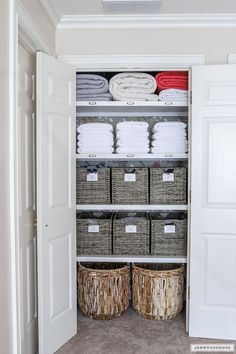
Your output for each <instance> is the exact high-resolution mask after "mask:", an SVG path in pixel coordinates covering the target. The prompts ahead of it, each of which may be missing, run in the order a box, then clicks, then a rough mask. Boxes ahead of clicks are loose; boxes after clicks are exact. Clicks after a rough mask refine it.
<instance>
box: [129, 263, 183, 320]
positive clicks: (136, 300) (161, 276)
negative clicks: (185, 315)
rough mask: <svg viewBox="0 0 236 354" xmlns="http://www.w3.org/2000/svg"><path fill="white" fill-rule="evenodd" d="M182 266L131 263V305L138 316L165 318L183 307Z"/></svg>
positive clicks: (175, 313)
mask: <svg viewBox="0 0 236 354" xmlns="http://www.w3.org/2000/svg"><path fill="white" fill-rule="evenodd" d="M183 287H184V267H182V266H179V265H176V264H175V265H174V264H168V265H164V264H141V265H138V266H137V265H133V307H134V309H135V310H136V311H137V312H138V314H139V315H140V316H142V317H145V318H148V319H153V320H166V319H170V318H174V317H176V316H177V315H178V314H179V313H180V312H181V310H182V308H183Z"/></svg>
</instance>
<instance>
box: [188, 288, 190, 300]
mask: <svg viewBox="0 0 236 354" xmlns="http://www.w3.org/2000/svg"><path fill="white" fill-rule="evenodd" d="M188 299H189V300H190V286H188Z"/></svg>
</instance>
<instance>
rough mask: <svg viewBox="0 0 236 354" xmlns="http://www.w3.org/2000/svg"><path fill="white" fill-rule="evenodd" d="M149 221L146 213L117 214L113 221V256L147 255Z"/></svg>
mask: <svg viewBox="0 0 236 354" xmlns="http://www.w3.org/2000/svg"><path fill="white" fill-rule="evenodd" d="M149 230H150V220H149V218H148V215H147V214H146V213H128V214H127V213H119V214H115V217H114V219H113V254H116V255H148V254H149V253H150V252H149V248H150V247H149V246H150V235H149Z"/></svg>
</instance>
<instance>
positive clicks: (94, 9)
mask: <svg viewBox="0 0 236 354" xmlns="http://www.w3.org/2000/svg"><path fill="white" fill-rule="evenodd" d="M45 1H46V2H51V3H52V4H53V6H54V8H55V10H56V12H57V14H58V15H59V17H62V16H64V15H79V16H83V15H84V16H93V15H98V16H99V15H100V16H101V15H102V16H104V15H107V16H109V14H107V13H106V12H105V11H104V8H103V1H102V0H86V1H85V0H42V2H45ZM158 13H159V14H165V15H168V14H186V13H188V14H223V13H224V14H226V13H227V14H234V13H236V1H235V0H224V1H216V0H163V1H162V4H161V7H160V11H159V12H158ZM152 14H153V12H152ZM129 15H130V13H129Z"/></svg>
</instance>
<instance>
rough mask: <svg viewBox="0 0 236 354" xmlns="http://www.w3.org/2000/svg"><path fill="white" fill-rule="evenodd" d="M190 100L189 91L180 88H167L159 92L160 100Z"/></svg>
mask: <svg viewBox="0 0 236 354" xmlns="http://www.w3.org/2000/svg"><path fill="white" fill-rule="evenodd" d="M187 100H188V91H186V90H179V89H166V90H162V91H161V92H159V101H184V102H187Z"/></svg>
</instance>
